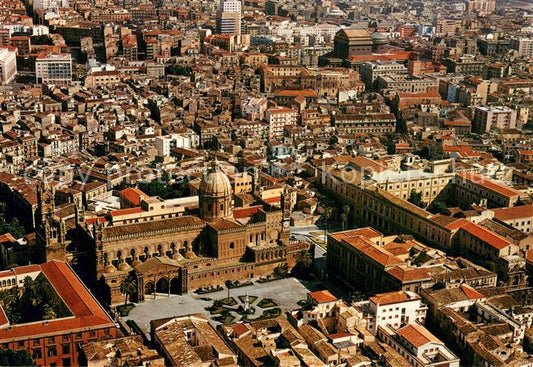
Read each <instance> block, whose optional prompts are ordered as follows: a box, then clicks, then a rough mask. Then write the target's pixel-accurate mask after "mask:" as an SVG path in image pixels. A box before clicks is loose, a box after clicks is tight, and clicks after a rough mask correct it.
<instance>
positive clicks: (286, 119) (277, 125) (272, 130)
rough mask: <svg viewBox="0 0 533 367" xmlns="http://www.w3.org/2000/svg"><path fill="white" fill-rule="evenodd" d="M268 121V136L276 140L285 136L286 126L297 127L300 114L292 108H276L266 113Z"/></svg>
mask: <svg viewBox="0 0 533 367" xmlns="http://www.w3.org/2000/svg"><path fill="white" fill-rule="evenodd" d="M265 116H266V120H267V123H268V126H269V132H268V136H269V138H270V139H276V138H279V137H281V136H283V129H284V127H285V126H289V125H296V122H297V121H298V112H297V111H296V110H293V109H292V108H285V107H276V108H269V109H268V110H267V111H266V114H265Z"/></svg>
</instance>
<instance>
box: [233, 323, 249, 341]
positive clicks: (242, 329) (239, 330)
mask: <svg viewBox="0 0 533 367" xmlns="http://www.w3.org/2000/svg"><path fill="white" fill-rule="evenodd" d="M248 331H250V329H248V326H246V324H244V323H242V322H241V323H239V324H236V325H235V326H233V332H234V333H235V335H236V336H237V337H238V338H239V337H240V336H241V335H243V334H246V333H247V332H248Z"/></svg>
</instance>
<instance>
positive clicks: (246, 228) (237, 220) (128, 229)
mask: <svg viewBox="0 0 533 367" xmlns="http://www.w3.org/2000/svg"><path fill="white" fill-rule="evenodd" d="M39 191H40V192H41V194H39V201H40V202H41V199H42V202H43V209H44V207H45V206H46V204H45V203H46V202H49V201H52V202H53V194H51V193H50V191H51V190H50V189H49V188H41V189H40V190H39ZM50 195H52V198H51V199H50ZM47 198H48V199H50V200H48V199H47ZM287 198H288V193H285V194H284V195H283V196H282V200H281V203H282V204H281V208H279V207H273V206H270V205H268V204H266V203H264V204H258V205H253V206H248V207H243V208H234V197H233V189H232V186H231V183H230V180H229V179H228V177H227V176H226V174H225V173H224V172H223V171H222V170H221V168H220V167H219V166H218V164H217V163H216V162H213V164H212V165H211V167H210V168H209V170H208V172H207V174H206V175H204V176H203V179H202V181H201V183H200V185H199V189H198V209H197V211H195V212H194V213H181V212H180V213H176V212H172V213H169V212H168V211H165V209H164V207H163V204H161V203H160V202H159V201H158V200H156V199H155V198H142V200H143V203H142V205H141V207H136V208H127V209H121V210H117V211H111V212H110V213H109V215H108V216H105V217H97V218H90V219H86V220H84V221H81V222H79V224H78V232H79V233H80V234H79V235H78V237H79V238H78V239H77V240H78V241H82V242H84V243H88V244H89V248H90V251H93V252H94V258H95V259H96V263H95V267H96V269H95V273H96V277H97V279H98V280H99V281H100V282H101V283H103V284H105V286H106V288H107V291H108V301H109V302H110V303H111V304H117V303H120V302H123V301H124V299H125V295H124V294H122V293H121V292H120V284H121V282H122V280H123V279H124V278H125V277H127V276H128V274H130V273H131V272H132V271H133V272H134V273H135V275H136V278H137V284H138V292H137V293H138V297H137V298H138V300H139V301H140V302H142V301H144V300H146V299H150V298H153V297H155V295H156V294H158V295H170V294H183V293H187V292H189V291H192V290H195V289H198V288H201V287H211V286H217V285H224V283H225V282H226V281H227V280H230V281H246V280H250V279H251V278H257V277H262V276H266V275H271V274H273V273H274V269H275V268H276V267H285V264H286V265H287V267H288V269H291V268H292V267H293V266H294V264H295V263H296V261H297V260H298V258H299V256H300V254H301V253H302V251H307V250H309V244H307V243H302V242H293V243H291V242H290V240H289V238H290V236H289V228H290V211H291V204H290V200H288V199H287ZM39 205H41V204H39ZM159 206H160V207H159ZM72 207H76V205H72ZM43 212H46V209H45V210H43ZM76 213H78V211H77V210H76ZM42 222H43V223H45V224H44V225H41V226H40V227H41V228H44V227H46V228H53V229H52V230H47V231H48V232H55V231H56V228H57V229H58V232H57V236H61V233H62V231H61V226H62V224H61V223H62V219H61V218H57V216H56V217H54V215H53V214H52V213H51V212H49V213H48V214H46V213H45V214H43V217H42ZM63 226H64V224H63ZM43 241H44V242H45V243H46V252H47V257H50V254H54V253H58V251H59V250H58V249H61V248H62V246H61V244H64V245H66V244H67V242H68V241H65V240H64V239H62V238H59V239H55V238H53V237H52V238H43ZM63 249H64V246H63Z"/></svg>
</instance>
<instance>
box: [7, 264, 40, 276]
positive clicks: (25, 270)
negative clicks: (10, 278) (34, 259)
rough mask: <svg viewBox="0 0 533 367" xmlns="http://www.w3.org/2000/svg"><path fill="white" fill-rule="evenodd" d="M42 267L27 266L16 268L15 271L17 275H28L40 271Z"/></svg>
mask: <svg viewBox="0 0 533 367" xmlns="http://www.w3.org/2000/svg"><path fill="white" fill-rule="evenodd" d="M40 270H41V266H40V265H26V266H19V267H17V268H14V269H13V271H14V272H15V274H17V275H23V274H28V273H34V272H36V271H40Z"/></svg>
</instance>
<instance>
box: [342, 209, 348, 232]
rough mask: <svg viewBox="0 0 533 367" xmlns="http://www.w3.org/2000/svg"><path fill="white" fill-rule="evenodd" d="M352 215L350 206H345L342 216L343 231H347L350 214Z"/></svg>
mask: <svg viewBox="0 0 533 367" xmlns="http://www.w3.org/2000/svg"><path fill="white" fill-rule="evenodd" d="M349 213H350V206H349V205H345V206H343V208H342V214H341V223H342V229H343V230H344V229H346V224H347V223H348V214H349Z"/></svg>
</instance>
